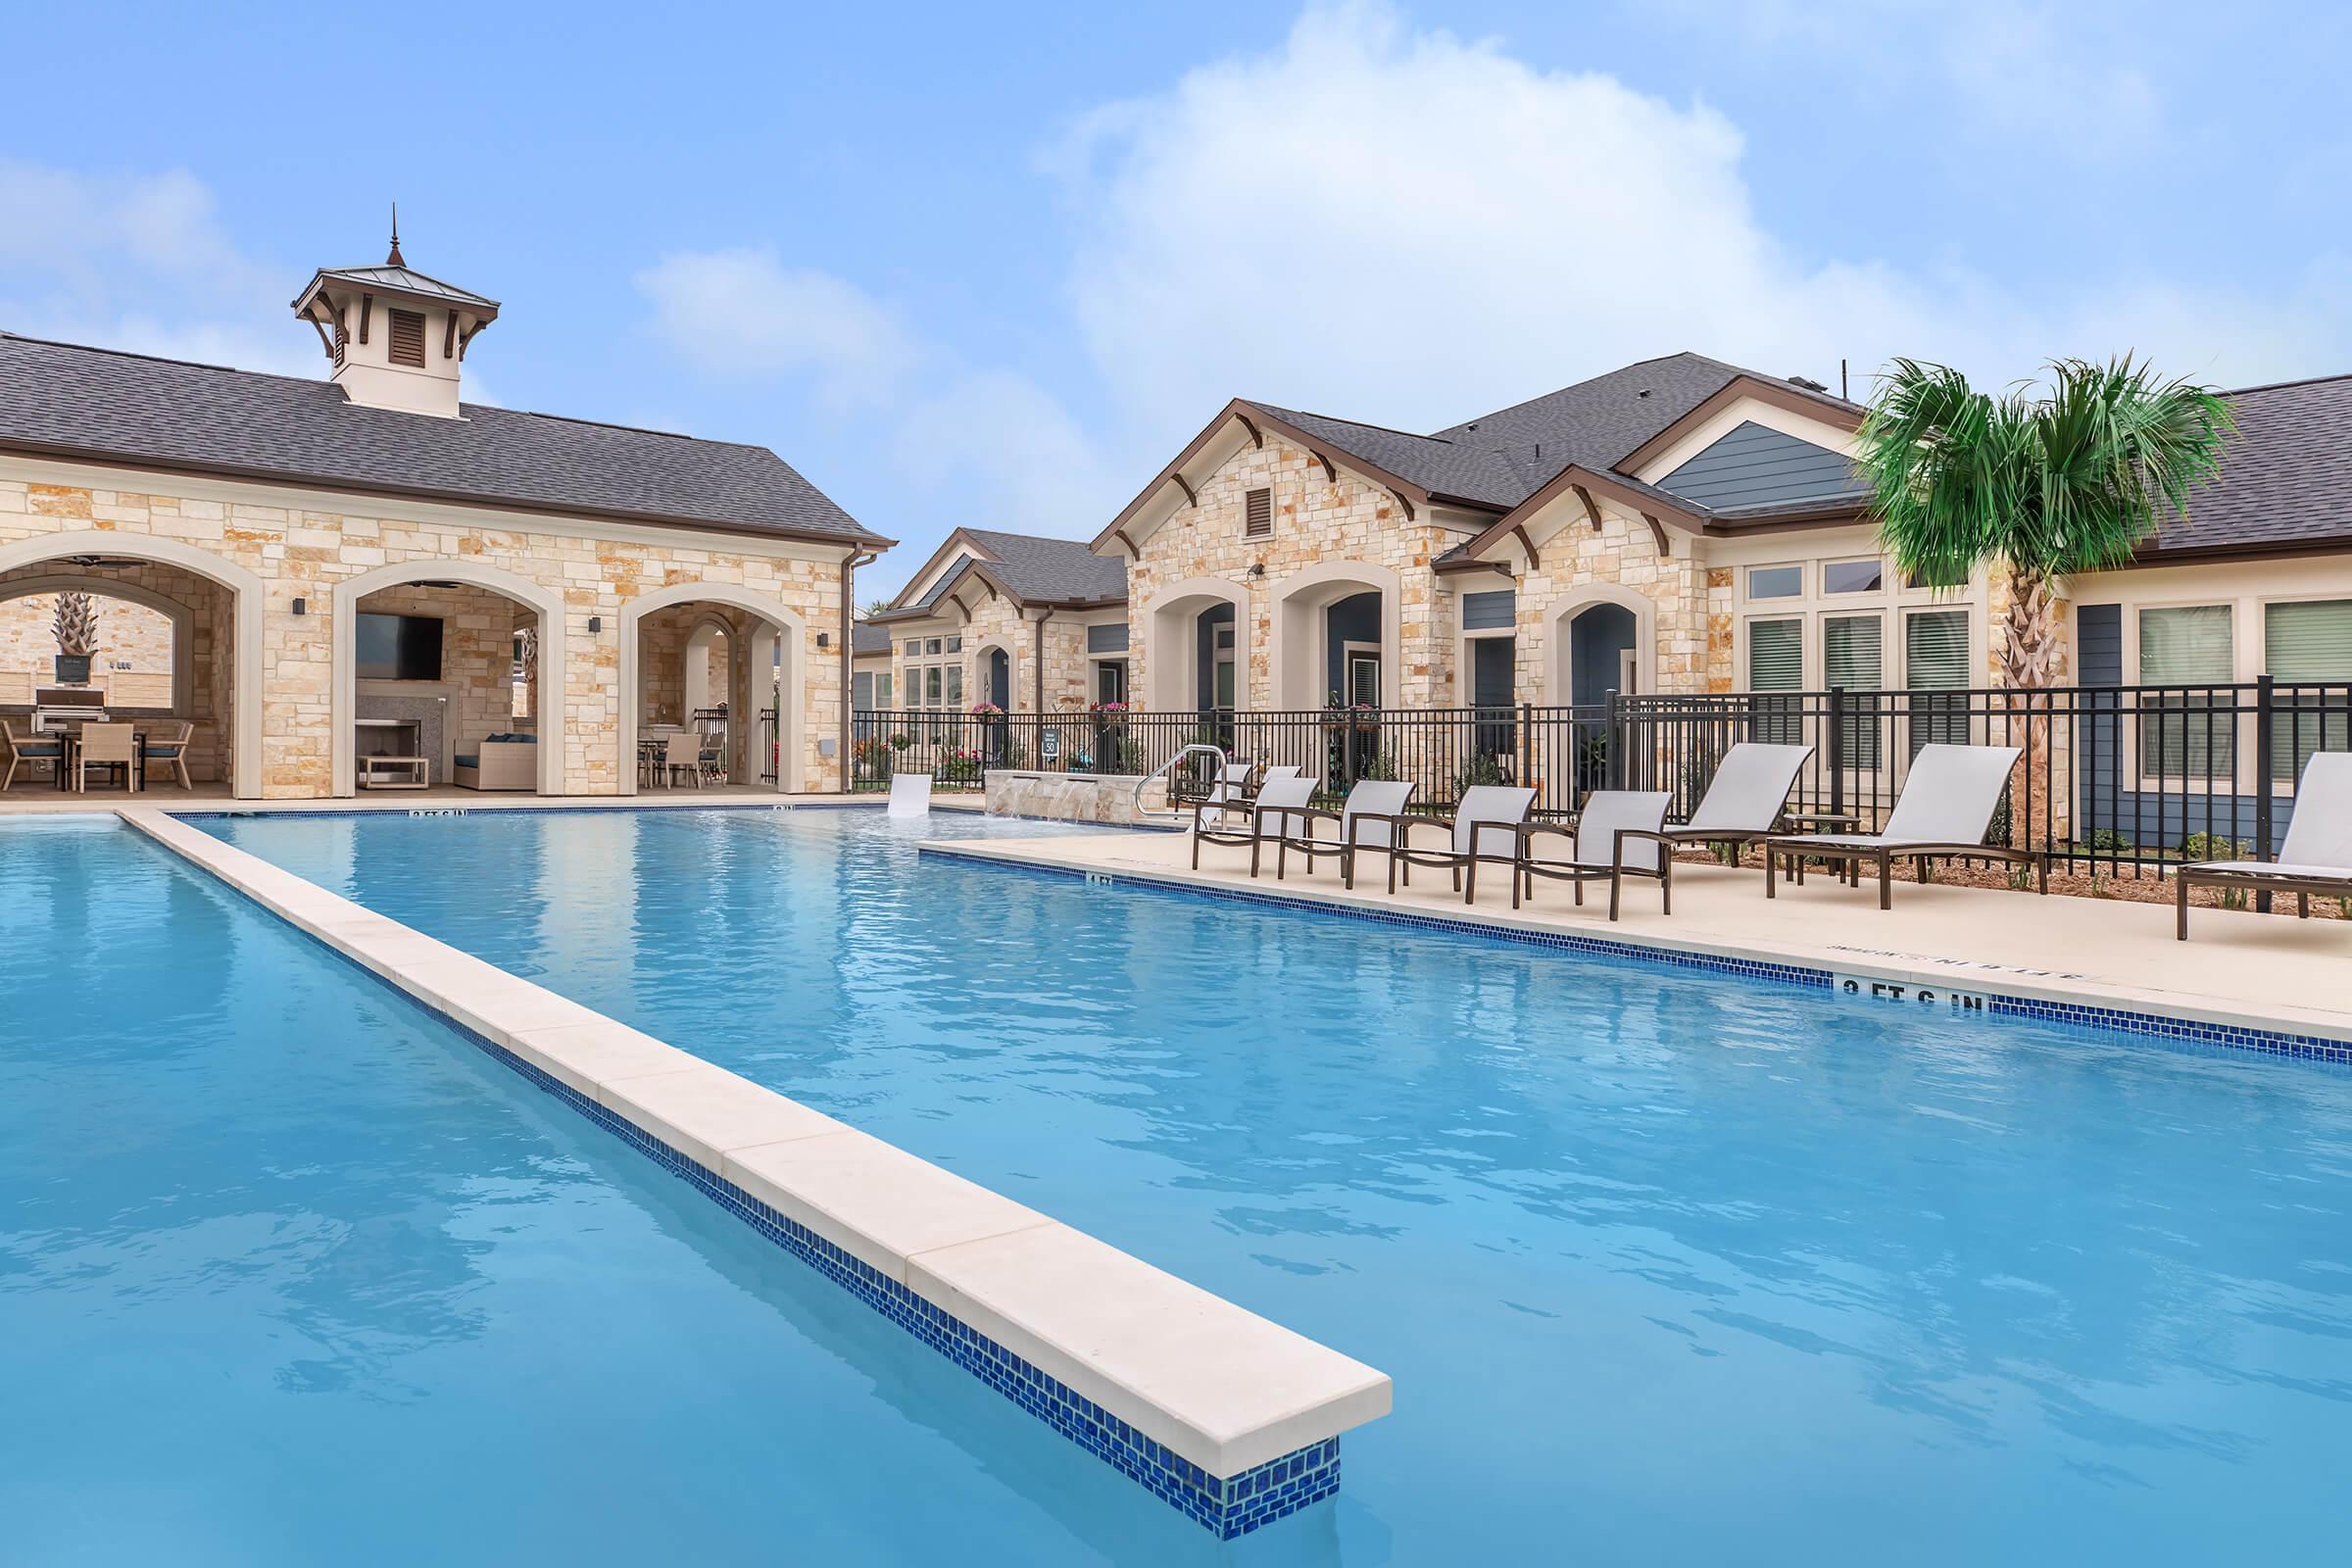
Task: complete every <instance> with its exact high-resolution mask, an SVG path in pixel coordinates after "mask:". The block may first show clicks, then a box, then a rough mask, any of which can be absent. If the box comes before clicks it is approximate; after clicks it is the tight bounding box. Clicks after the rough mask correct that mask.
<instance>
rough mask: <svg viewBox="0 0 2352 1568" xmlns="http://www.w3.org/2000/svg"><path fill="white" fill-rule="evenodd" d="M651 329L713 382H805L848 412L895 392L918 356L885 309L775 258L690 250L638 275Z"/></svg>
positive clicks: (852, 287)
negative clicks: (797, 378) (650, 310)
mask: <svg viewBox="0 0 2352 1568" xmlns="http://www.w3.org/2000/svg"><path fill="white" fill-rule="evenodd" d="M637 287H638V289H639V291H640V292H642V293H643V294H645V295H646V297H647V298H648V299H650V300H651V301H652V302H653V306H654V321H653V326H654V330H655V332H656V333H657V334H658V335H659V336H660V337H661V338H662V342H663V343H665V344H666V345H667V346H668V347H669V348H670V349H672V350H673V351H675V352H676V353H677V354H679V355H680V356H682V357H683V358H684V359H685V360H686V361H687V362H688V363H689V364H692V365H694V366H697V367H699V368H702V369H703V370H705V371H708V372H710V373H711V374H713V375H721V376H729V377H737V378H745V379H757V378H762V377H769V376H779V375H807V376H809V378H810V379H811V380H812V382H813V384H814V385H815V387H816V389H817V391H818V395H819V396H820V397H821V398H822V399H823V401H824V402H825V403H826V404H828V405H829V406H831V407H833V408H835V409H837V410H846V409H850V408H855V407H858V406H866V405H873V404H878V403H881V402H884V401H887V400H888V399H890V398H892V397H893V396H894V395H896V394H897V393H898V392H899V391H900V389H901V388H902V386H903V384H904V383H905V381H906V379H907V376H908V375H909V374H910V373H911V372H912V371H913V370H914V369H915V368H917V367H918V366H919V364H920V363H921V360H922V357H923V356H922V353H921V351H920V350H919V349H918V348H917V346H916V344H915V343H914V341H913V339H912V338H911V337H910V336H909V335H908V334H907V331H906V329H905V328H904V327H903V326H901V324H900V323H899V321H898V319H897V318H896V317H895V316H894V315H893V314H892V313H891V312H890V311H889V310H888V309H886V308H885V307H883V306H882V305H880V304H878V303H877V302H875V301H874V300H872V299H870V298H868V297H867V296H866V295H865V294H864V293H863V292H862V291H860V290H859V289H858V288H857V287H856V286H855V285H853V284H850V283H846V282H844V281H842V280H841V279H840V278H838V277H834V276H832V275H830V274H828V273H825V272H818V271H810V270H805V269H792V268H786V267H785V266H784V265H783V264H782V263H781V262H779V261H778V260H777V258H776V256H775V253H774V252H772V251H764V250H751V249H732V250H720V251H689V252H680V253H675V254H672V255H669V256H665V257H663V258H662V260H661V261H660V262H659V263H658V264H656V265H655V266H654V267H652V268H650V269H648V270H646V271H643V272H640V273H639V274H638V275H637Z"/></svg>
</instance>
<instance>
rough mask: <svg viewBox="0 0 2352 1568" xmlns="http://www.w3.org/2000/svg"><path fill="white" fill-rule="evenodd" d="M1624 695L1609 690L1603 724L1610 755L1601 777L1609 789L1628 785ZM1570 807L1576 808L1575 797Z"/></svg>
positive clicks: (1617, 788)
mask: <svg viewBox="0 0 2352 1568" xmlns="http://www.w3.org/2000/svg"><path fill="white" fill-rule="evenodd" d="M1624 697H1625V694H1624V693H1622V692H1620V691H1617V690H1615V689H1614V688H1612V689H1611V690H1610V691H1609V692H1608V694H1607V703H1608V719H1607V721H1606V722H1605V723H1604V724H1603V726H1602V733H1603V734H1605V735H1606V736H1607V737H1608V742H1607V745H1608V756H1607V758H1606V759H1605V760H1604V765H1603V768H1602V771H1601V779H1602V782H1603V783H1604V784H1605V785H1606V786H1607V787H1608V788H1609V789H1613V790H1621V789H1624V788H1625V787H1626V783H1625V780H1626V771H1625V769H1626V762H1627V758H1626V755H1625V753H1626V739H1627V737H1626V723H1625V701H1624ZM1568 809H1570V810H1574V809H1576V802H1575V801H1574V800H1573V799H1571V800H1570V801H1569V803H1568Z"/></svg>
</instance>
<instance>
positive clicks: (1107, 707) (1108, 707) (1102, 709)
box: [1091, 703, 1127, 718]
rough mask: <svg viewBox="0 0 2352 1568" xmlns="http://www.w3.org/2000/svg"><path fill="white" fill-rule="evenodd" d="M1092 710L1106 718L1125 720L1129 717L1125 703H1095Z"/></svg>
mask: <svg viewBox="0 0 2352 1568" xmlns="http://www.w3.org/2000/svg"><path fill="white" fill-rule="evenodd" d="M1091 709H1092V711H1095V712H1098V713H1101V714H1102V715H1103V717H1104V718H1124V717H1126V716H1127V705H1126V704H1125V703H1095V704H1092V705H1091Z"/></svg>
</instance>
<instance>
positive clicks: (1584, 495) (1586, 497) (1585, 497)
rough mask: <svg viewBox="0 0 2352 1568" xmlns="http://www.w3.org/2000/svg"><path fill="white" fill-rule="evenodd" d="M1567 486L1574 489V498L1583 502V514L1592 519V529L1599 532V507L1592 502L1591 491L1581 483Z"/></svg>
mask: <svg viewBox="0 0 2352 1568" xmlns="http://www.w3.org/2000/svg"><path fill="white" fill-rule="evenodd" d="M1568 488H1570V489H1571V490H1574V491H1575V492H1576V499H1577V500H1579V501H1582V502H1583V503H1584V504H1585V515H1586V516H1588V517H1590V518H1592V519H1593V532H1594V533H1598V532H1600V509H1599V508H1598V507H1596V506H1594V505H1593V492H1592V491H1590V490H1588V489H1586V488H1585V487H1584V486H1583V485H1581V484H1578V485H1570V486H1569V487H1568Z"/></svg>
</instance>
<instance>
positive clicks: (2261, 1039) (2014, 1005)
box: [922, 844, 2352, 1065]
mask: <svg viewBox="0 0 2352 1568" xmlns="http://www.w3.org/2000/svg"><path fill="white" fill-rule="evenodd" d="M922 853H923V854H925V855H933V856H938V857H940V858H943V859H955V860H962V861H965V862H967V863H969V864H974V865H987V866H991V867H994V868H996V869H998V870H1001V871H1012V872H1020V873H1027V874H1029V875H1033V876H1045V877H1054V878H1055V879H1058V880H1061V881H1070V880H1073V879H1079V880H1083V879H1085V878H1086V877H1088V876H1090V875H1092V876H1096V877H1103V876H1107V877H1109V878H1110V879H1111V880H1112V881H1113V882H1116V883H1119V884H1121V885H1123V886H1126V887H1130V888H1141V889H1144V890H1147V891H1150V892H1154V893H1163V894H1168V895H1171V896H1173V897H1177V898H1191V899H1212V900H1217V901H1219V902H1223V903H1229V904H1254V905H1261V906H1263V905H1272V906H1275V907H1280V908H1291V909H1312V910H1314V911H1316V912H1317V913H1321V914H1334V915H1339V916H1341V917H1343V918H1346V919H1351V920H1372V921H1376V922H1380V923H1383V924H1389V925H1409V926H1416V927H1419V928H1420V929H1422V930H1433V929H1434V930H1440V931H1450V932H1454V933H1456V934H1458V935H1462V936H1470V937H1478V938H1483V939H1485V940H1488V941H1493V942H1507V943H1511V944H1514V945H1517V946H1522V947H1539V948H1562V949H1567V950H1569V951H1571V952H1576V953H1584V954H1588V955H1592V956H1600V957H1606V958H1612V959H1623V960H1626V961H1630V962H1634V963H1642V964H1654V965H1658V966H1660V967H1664V968H1671V969H1698V970H1704V971H1708V972H1711V973H1715V974H1727V975H1737V976H1739V977H1740V978H1742V979H1748V980H1767V981H1771V982H1773V983H1775V984H1780V985H1795V986H1804V987H1809V988H1812V989H1815V990H1823V989H1827V988H1828V987H1829V986H1830V985H1831V983H1832V978H1833V977H1832V976H1831V974H1830V971H1828V970H1827V969H1815V968H1811V967H1808V966H1806V965H1803V964H1789V963H1771V962H1766V961H1764V960H1761V959H1748V958H1734V957H1726V956H1719V955H1715V954H1707V953H1681V952H1676V951H1675V950H1673V949H1669V948H1651V947H1644V946H1642V945H1641V944H1638V943H1631V942H1613V941H1611V940H1609V939H1608V938H1606V937H1589V936H1581V935H1576V934H1572V933H1569V932H1561V931H1532V930H1525V929H1519V928H1514V927H1508V926H1500V925H1487V924H1483V923H1481V922H1478V921H1475V920H1452V919H1447V918H1446V916H1444V915H1442V914H1429V913H1424V912H1422V911H1419V910H1407V909H1383V908H1366V907H1361V906H1358V905H1346V904H1332V903H1326V902H1324V901H1322V900H1320V899H1306V898H1300V897H1299V896H1298V895H1297V894H1290V893H1272V892H1266V891H1262V890H1259V889H1253V888H1226V887H1195V886H1193V885H1191V884H1188V883H1178V882H1163V881H1160V880H1158V879H1157V878H1154V877H1149V876H1136V875H1133V874H1129V875H1125V876H1122V875H1120V874H1119V873H1116V872H1103V871H1095V872H1091V873H1090V872H1089V871H1088V870H1087V869H1086V868H1085V867H1083V866H1060V865H1038V864H1035V863H1033V862H1028V861H1016V860H1004V859H999V858H995V857H993V856H988V855H974V854H969V853H967V852H964V851H961V850H958V849H956V847H955V846H952V845H934V844H926V845H923V846H922ZM1970 989H1971V990H1974V989H1976V984H1975V983H1974V982H1971V984H1970ZM1985 1000H1986V1010H1987V1011H1988V1012H1990V1013H1994V1014H1998V1015H2001V1016H2005V1017H2013V1018H2032V1019H2036V1020H2039V1021H2041V1022H2046V1023H2061V1024H2067V1025H2070V1026H2072V1027H2074V1028H2077V1029H2088V1030H2092V1031H2095V1032H2098V1033H2103V1034H2121V1035H2131V1036H2133V1037H2136V1038H2139V1039H2148V1040H2156V1041H2159V1042H2161V1043H2163V1044H2165V1045H2168V1046H2180V1047H2186V1048H2190V1049H2197V1048H2211V1049H2218V1050H2225V1051H2243V1052H2253V1053H2256V1054H2261V1055H2266V1056H2291V1057H2295V1058H2297V1059H2300V1060H2305V1061H2326V1062H2334V1063H2340V1064H2345V1065H2352V1042H2347V1041H2342V1040H2330V1039H2327V1038H2326V1037H2325V1036H2320V1035H2290V1034H2281V1033H2279V1032H2278V1031H2276V1030H2270V1029H2254V1028H2249V1027H2246V1026H2244V1025H2239V1024H2220V1023H2205V1022H2201V1021H2199V1020H2197V1019H2193V1018H2170V1017H2166V1016H2165V1015H2163V1014H2162V1013H2153V1012H2134V1011H2131V1010H2129V1009H2127V1008H2122V1007H2100V1006H2093V1005H2088V1004H2083V1003H2073V1002H2048V1001H2043V1000H2041V999H2039V998H2034V997H2012V996H2002V995H1999V994H1997V993H1988V994H1987V995H1986V999H1985Z"/></svg>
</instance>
